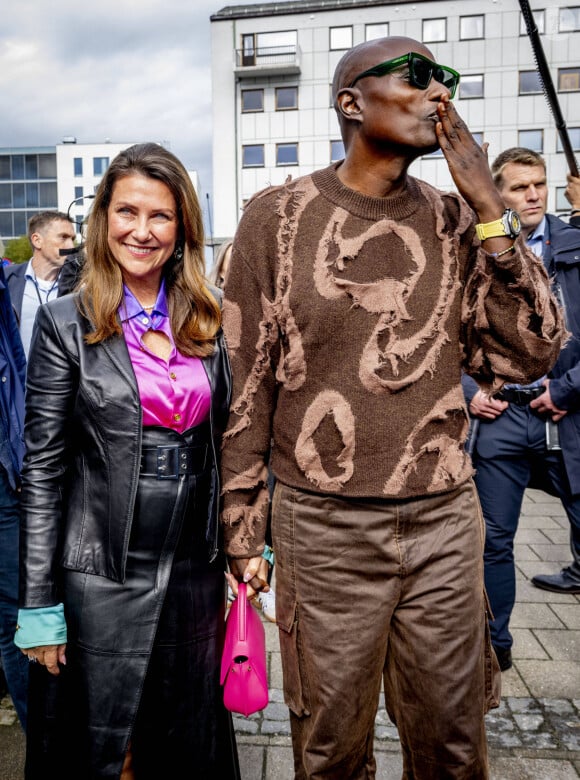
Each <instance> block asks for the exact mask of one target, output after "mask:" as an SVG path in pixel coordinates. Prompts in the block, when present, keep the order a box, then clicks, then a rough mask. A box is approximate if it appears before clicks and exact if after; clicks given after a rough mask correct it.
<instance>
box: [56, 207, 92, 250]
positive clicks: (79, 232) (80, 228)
mask: <svg viewBox="0 0 580 780" xmlns="http://www.w3.org/2000/svg"><path fill="white" fill-rule="evenodd" d="M94 197H95V196H94V195H80V196H79V197H78V198H75V199H74V200H71V202H70V203H69V204H68V209H67V210H66V215H67V217H68V218H69V219H70V221H71V222H72V223H73V224H74V226H75V227H76V229H77V232H78V234H79V235H81V230H82V227H83V223H82V222H81V223H78V222H77V221H76V219H73V218H72V217H71V215H70V210H71V209H72V207H73V206H74V205H75V203H78V202H79V201H81V200H92V198H94ZM82 249H83V242H82V241H81V243H80V244H79V245H78V246H73V247H71V248H70V249H59V250H58V253H59V255H60V256H61V257H66V256H67V255H76V254H77V253H79V256H80V252H81V250H82Z"/></svg>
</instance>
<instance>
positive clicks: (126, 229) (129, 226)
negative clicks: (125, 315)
mask: <svg viewBox="0 0 580 780" xmlns="http://www.w3.org/2000/svg"><path fill="white" fill-rule="evenodd" d="M107 222H108V236H107V241H108V244H109V249H110V250H111V252H112V254H113V256H114V258H115V260H116V261H117V262H118V263H119V265H120V266H121V273H122V275H123V281H124V282H125V283H126V284H127V286H128V287H129V288H131V289H134V288H135V287H138V288H141V289H143V288H150V289H158V288H159V284H160V280H161V274H162V271H163V266H164V265H165V263H166V262H167V260H169V258H170V257H171V256H172V254H173V250H174V248H175V242H176V240H177V236H178V229H179V220H178V214H177V206H176V203H175V198H174V197H173V194H172V192H171V190H170V189H169V187H167V185H166V184H164V183H163V182H161V181H158V180H157V179H152V178H149V177H147V176H142V175H140V174H131V175H129V176H124V177H122V178H120V179H118V180H117V181H116V182H115V185H114V187H113V192H112V194H111V201H110V203H109V207H108V209H107Z"/></svg>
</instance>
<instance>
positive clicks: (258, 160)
mask: <svg viewBox="0 0 580 780" xmlns="http://www.w3.org/2000/svg"><path fill="white" fill-rule="evenodd" d="M263 166H264V144H248V145H247V146H242V167H243V168H262V167H263Z"/></svg>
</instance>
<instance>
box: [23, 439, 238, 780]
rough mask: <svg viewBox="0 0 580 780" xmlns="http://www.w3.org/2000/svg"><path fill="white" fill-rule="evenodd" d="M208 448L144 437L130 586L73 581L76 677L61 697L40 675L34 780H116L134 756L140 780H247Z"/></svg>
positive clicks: (70, 653) (30, 761) (69, 672)
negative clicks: (225, 651)
mask: <svg viewBox="0 0 580 780" xmlns="http://www.w3.org/2000/svg"><path fill="white" fill-rule="evenodd" d="M210 446H211V444H210V431H209V425H203V426H198V427H196V428H193V429H190V430H189V431H187V432H186V433H184V434H179V433H176V432H175V431H171V430H169V429H165V428H157V427H154V428H145V429H144V433H143V457H142V466H141V477H140V480H139V488H138V494H137V500H136V504H135V511H134V517H133V522H132V527H131V536H130V539H129V547H128V554H127V574H126V580H125V582H124V583H123V584H120V583H116V582H113V581H111V580H108V579H106V578H104V577H98V576H95V575H92V574H91V575H88V574H84V573H81V572H72V571H68V572H65V573H64V581H63V585H64V594H65V595H64V597H65V611H66V616H67V627H68V644H67V665H66V668H65V669H64V670H63V674H61V675H59V677H57V678H54V681H57V685H56V690H55V689H54V685H53V682H54V681H53V680H47V679H46V678H48V677H50V675H48V674H47V673H46V670H44V668H40V669H34V673H35V674H34V677H35V678H36V677H43V678H44V688H45V693H44V697H43V696H42V687H43V684H42V683H41V684H40V685H39V684H38V682H34V683H32V685H31V689H32V687H34V690H35V695H36V694H39V695H40V697H41V699H40V700H41V702H43V708H44V716H42V715H41V717H40V720H38V719H37V718H36V717H35V715H34V714H32V713H31V716H32V721H31V726H30V728H29V738H28V739H27V744H28V749H27V773H26V778H27V780H36V778H41V777H42V778H43V780H46V777H47V764H46V761H47V760H48V762H49V766H52V767H53V770H52V771H54V772H55V777H56V776H59V777H60V778H63V777H64V778H67V779H68V778H71V780H72V778H73V777H74V778H75V780H83V779H84V778H87V780H89V778H90V780H93V778H95V779H96V778H99V779H104V778H107V780H109V779H110V780H113V778H115V779H116V778H118V777H119V776H120V772H121V767H122V765H123V760H124V756H125V753H126V751H127V748H128V746H129V744H130V745H131V752H132V755H133V766H134V769H135V777H136V780H159V779H160V778H163V777H179V776H181V774H182V772H183V771H184V769H185V772H186V774H187V776H188V777H191V778H200V780H206V779H207V780H210V779H211V778H217V777H220V778H221V777H223V778H226V780H227V779H228V778H231V779H232V780H237V778H239V768H238V760H237V752H236V746H235V737H234V732H233V726H232V720H231V715H230V713H228V712H227V711H226V710H225V708H224V706H223V693H222V689H221V686H220V684H219V669H220V658H221V649H222V646H223V638H224V612H225V578H224V569H225V561H224V559H223V556H218V558H217V559H216V560H214V561H213V562H211V563H209V562H208V555H207V546H206V544H205V539H204V531H205V516H206V512H207V501H208V491H209V478H208V477H209V469H210V464H211V459H210V449H209V448H210ZM43 672H44V675H43V674H42V673H43ZM61 678H62V679H61ZM51 689H52V692H51ZM43 698H44V701H43ZM51 700H52V701H51ZM47 706H48V708H49V709H48V710H47V709H46V707H47ZM31 709H32V710H33V711H36V710H37V707H35V701H34V696H33V695H32V694H31ZM71 716H72V717H71ZM47 727H48V733H47ZM36 731H38V734H36ZM43 732H44V734H43ZM35 734H36V736H38V737H41V742H42V741H43V742H44V748H47V746H49V745H50V749H49V750H48V755H47V752H46V750H43V749H41V750H40V753H41V754H42V753H44V757H43V756H42V755H39V753H38V750H39V741H38V739H36V738H35ZM47 737H48V739H47ZM63 751H64V752H63ZM57 773H58V774H57ZM49 776H50V772H49Z"/></svg>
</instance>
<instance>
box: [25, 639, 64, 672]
mask: <svg viewBox="0 0 580 780" xmlns="http://www.w3.org/2000/svg"><path fill="white" fill-rule="evenodd" d="M65 651H66V645H41V646H39V647H27V648H26V649H23V650H22V652H23V653H24V655H25V656H26V657H27V658H28V660H29V661H31V662H33V663H36V662H38V663H40V664H42V665H43V666H46V671H47V672H50V673H51V674H54V675H57V674H60V669H59V666H58V665H59V664H62V665H63V666H66V653H65Z"/></svg>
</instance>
